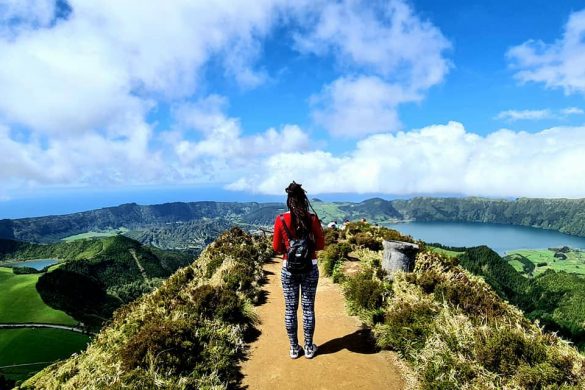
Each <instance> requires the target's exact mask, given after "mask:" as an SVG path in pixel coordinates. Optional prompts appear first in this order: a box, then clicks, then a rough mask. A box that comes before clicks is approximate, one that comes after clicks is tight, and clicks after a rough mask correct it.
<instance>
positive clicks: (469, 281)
mask: <svg viewBox="0 0 585 390" xmlns="http://www.w3.org/2000/svg"><path fill="white" fill-rule="evenodd" d="M370 231H371V234H372V236H373V237H374V238H376V237H377V236H378V235H377V234H376V230H375V229H374V228H371V230H370ZM361 232H362V233H365V229H362V231H361ZM327 236H329V237H330V236H331V234H329V233H327ZM346 238H347V237H346ZM352 238H354V237H349V240H347V241H345V242H342V241H340V242H335V240H331V241H330V244H329V247H328V248H326V250H325V251H324V253H325V255H326V256H339V257H338V258H337V260H333V262H334V263H335V264H336V265H335V267H334V270H335V269H338V270H343V269H344V267H343V265H339V264H340V263H343V261H344V259H343V256H344V254H345V253H347V251H348V249H346V248H345V247H346V246H348V245H349V246H350V248H349V250H350V251H351V252H350V256H353V257H357V258H359V259H360V260H361V261H360V267H359V271H357V272H355V267H354V266H352V268H353V269H354V271H353V272H352V273H348V274H342V275H341V276H338V277H337V278H335V271H334V272H333V273H332V274H333V277H334V280H335V279H337V280H338V281H340V282H341V283H342V286H343V289H344V293H345V296H346V299H347V301H348V307H349V308H350V310H351V311H352V312H353V313H355V314H358V315H360V317H361V318H362V319H363V321H364V322H365V323H366V324H368V325H369V326H371V327H373V329H374V335H375V338H376V342H377V344H378V345H379V346H380V347H381V348H385V349H386V348H387V349H392V350H395V351H397V352H399V353H400V354H401V355H402V356H403V357H404V358H405V359H406V360H407V361H409V362H410V363H411V364H412V366H413V367H414V368H415V370H414V371H416V373H417V376H418V380H419V384H420V386H421V387H422V388H423V389H459V388H471V389H496V388H510V389H516V388H517V389H521V388H522V389H523V388H530V389H543V388H563V389H581V388H583V386H585V357H583V356H582V355H580V354H579V353H578V351H577V350H576V349H575V348H574V347H572V346H570V345H569V344H568V343H567V342H566V341H564V340H562V339H560V338H559V337H557V336H556V335H554V334H552V333H547V332H545V331H543V330H542V329H541V328H539V327H538V326H536V325H534V324H533V323H532V322H530V321H529V320H528V319H527V318H526V317H525V316H524V315H523V313H522V312H521V311H520V310H518V309H517V308H516V307H514V306H512V305H510V304H508V303H507V302H505V301H504V300H503V299H501V298H500V296H498V294H496V292H495V291H494V289H492V287H490V285H489V284H488V283H486V281H484V279H483V278H481V277H478V276H475V275H472V274H471V273H470V272H469V271H467V270H466V269H464V268H463V267H461V266H459V265H458V262H459V261H460V260H459V259H461V263H462V264H463V263H465V264H466V265H465V267H466V268H467V267H470V268H474V267H475V268H477V269H480V270H484V271H485V269H486V268H489V266H490V265H493V264H492V263H490V262H488V261H485V259H484V257H485V256H483V255H489V254H491V253H495V252H493V251H491V250H489V248H485V247H479V248H472V250H471V254H470V253H469V252H470V250H467V251H466V252H465V253H463V254H459V255H458V257H457V258H455V257H447V256H445V255H442V254H440V253H436V252H433V251H432V250H426V249H425V248H424V245H423V250H422V252H421V253H419V255H418V256H417V259H416V266H415V269H414V271H413V272H412V273H400V272H399V273H396V274H395V275H394V281H393V282H389V281H387V280H386V278H385V272H384V271H383V270H382V269H381V267H380V264H381V260H382V255H381V252H379V251H376V250H371V249H368V248H366V247H365V246H364V245H362V244H360V243H359V242H358V241H357V240H355V239H353V240H352ZM370 246H371V245H370ZM336 248H338V249H336ZM460 249H461V248H457V250H456V251H455V252H460ZM473 249H475V251H473ZM325 255H324V256H325ZM496 255H497V254H496ZM477 259H479V260H481V259H484V262H483V263H482V262H478V263H474V262H473V260H477ZM499 261H500V263H501V264H503V267H500V268H497V267H496V268H492V269H490V270H489V272H484V273H485V276H486V280H487V279H488V278H489V279H491V280H492V282H497V283H495V284H494V285H496V286H497V287H498V288H500V289H501V291H500V293H501V294H503V293H509V294H513V293H514V292H515V291H514V290H511V289H509V285H507V283H515V282H521V281H523V280H524V281H527V282H528V280H527V279H525V278H523V277H522V276H520V275H519V274H518V273H516V272H515V271H513V269H512V271H513V272H514V273H508V272H506V270H507V268H506V267H510V269H511V266H509V265H508V264H507V263H505V262H503V261H501V259H500V260H499ZM575 278H578V277H577V276H575ZM516 279H517V280H516ZM559 284H560V285H566V281H565V282H561V283H557V285H559ZM520 287H521V288H525V289H529V288H530V287H531V285H530V284H529V283H524V284H520ZM507 289H508V290H507ZM584 301H585V300H584Z"/></svg>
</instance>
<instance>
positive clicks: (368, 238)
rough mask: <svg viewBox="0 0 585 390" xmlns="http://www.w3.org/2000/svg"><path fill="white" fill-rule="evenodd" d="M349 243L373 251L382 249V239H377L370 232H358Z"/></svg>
mask: <svg viewBox="0 0 585 390" xmlns="http://www.w3.org/2000/svg"><path fill="white" fill-rule="evenodd" d="M349 243H350V244H353V245H356V246H357V247H360V248H367V249H370V250H372V251H379V250H381V249H382V240H379V239H376V238H375V237H374V236H373V235H372V234H370V233H357V234H355V235H353V236H352V237H351V238H350V239H349Z"/></svg>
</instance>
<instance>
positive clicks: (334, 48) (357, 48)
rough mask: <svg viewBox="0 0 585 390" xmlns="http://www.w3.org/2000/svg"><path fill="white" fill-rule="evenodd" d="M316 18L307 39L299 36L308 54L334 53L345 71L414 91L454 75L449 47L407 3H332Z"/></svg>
mask: <svg viewBox="0 0 585 390" xmlns="http://www.w3.org/2000/svg"><path fill="white" fill-rule="evenodd" d="M315 18H316V23H315V21H313V20H310V19H309V20H308V21H307V24H308V26H307V29H308V31H307V33H305V34H297V36H296V43H297V48H298V49H299V50H301V51H303V52H309V53H315V54H318V55H321V54H324V53H329V52H331V53H333V54H334V55H335V56H336V57H337V58H338V60H339V62H340V63H341V64H343V65H348V66H357V67H358V68H359V69H360V70H362V69H364V68H365V69H366V70H367V71H370V72H373V73H375V74H377V75H380V76H385V77H389V78H391V79H394V80H401V81H404V82H406V83H407V84H408V85H410V86H412V87H413V88H414V89H418V88H428V87H431V86H433V85H435V84H437V83H439V82H441V81H442V80H443V77H444V76H445V74H446V73H447V71H448V69H449V62H448V61H447V60H446V59H445V58H444V57H443V52H444V50H445V49H447V48H449V47H450V43H449V41H447V39H446V38H445V37H444V36H443V35H442V34H441V32H440V30H439V29H437V28H436V27H435V26H434V25H432V24H431V23H430V22H428V21H424V20H421V19H420V18H419V17H418V16H417V15H416V14H415V13H414V11H413V9H412V7H411V6H410V5H409V4H407V3H406V2H405V1H402V0H390V1H387V2H367V1H352V0H342V1H339V2H328V3H326V4H325V5H324V6H322V7H320V8H319V9H318V13H317V15H316V17H315Z"/></svg>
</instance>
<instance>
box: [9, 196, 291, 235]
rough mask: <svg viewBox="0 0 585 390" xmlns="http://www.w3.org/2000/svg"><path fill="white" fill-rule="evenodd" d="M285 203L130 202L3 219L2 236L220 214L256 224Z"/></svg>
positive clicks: (67, 232) (129, 226) (98, 228)
mask: <svg viewBox="0 0 585 390" xmlns="http://www.w3.org/2000/svg"><path fill="white" fill-rule="evenodd" d="M283 207H284V205H283V204H279V203H256V202H247V203H240V202H211V201H209V202H189V203H184V202H175V203H165V204H159V205H147V206H144V205H138V204H136V203H129V204H123V205H120V206H116V207H107V208H103V209H97V210H91V211H84V212H79V213H74V214H67V215H53V216H46V217H36V218H22V219H13V220H9V219H4V220H0V238H6V239H17V240H22V241H33V242H51V241H56V240H59V239H61V238H64V237H67V236H71V235H75V234H80V233H85V232H88V231H92V230H93V231H103V230H108V229H117V228H120V227H125V228H127V229H130V230H136V229H138V230H140V229H144V228H145V227H152V226H164V225H170V224H180V223H183V222H189V221H196V220H203V219H217V218H221V219H222V220H224V221H227V222H231V223H234V222H238V223H242V224H254V225H256V224H265V223H267V221H271V220H273V219H274V215H275V214H276V213H278V212H282V209H283Z"/></svg>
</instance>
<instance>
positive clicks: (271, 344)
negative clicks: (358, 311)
mask: <svg viewBox="0 0 585 390" xmlns="http://www.w3.org/2000/svg"><path fill="white" fill-rule="evenodd" d="M280 268H281V265H280V260H277V259H275V260H274V261H273V262H270V263H268V264H266V265H265V267H264V270H265V271H266V272H267V274H268V275H267V276H268V283H267V284H266V285H265V286H264V289H265V290H266V291H267V301H266V303H264V304H263V305H261V306H258V307H257V308H256V312H257V313H258V315H259V317H260V321H261V324H260V326H259V328H260V331H261V332H262V333H261V334H260V337H259V338H258V340H256V341H255V342H253V343H252V345H251V355H250V359H249V360H247V361H246V362H244V364H243V367H242V373H243V374H244V379H243V384H244V386H246V387H247V388H248V389H250V390H256V389H278V390H285V389H311V390H313V389H334V390H341V389H390V390H391V389H404V387H405V386H404V381H403V379H402V378H401V376H400V372H399V370H398V368H397V367H396V365H395V363H394V361H395V357H394V356H393V355H392V354H391V353H390V352H386V351H383V352H376V351H375V349H374V348H373V346H372V344H371V343H369V342H368V337H367V331H365V330H363V329H361V327H360V322H359V320H358V319H357V318H354V317H350V316H348V315H347V312H346V310H345V303H344V298H343V295H342V293H341V290H340V288H339V286H338V285H335V284H333V282H331V280H330V279H328V278H323V277H322V278H320V279H319V286H318V289H317V299H316V303H315V311H316V315H317V320H316V321H317V323H316V330H315V343H316V344H317V345H318V346H319V351H318V352H317V356H315V358H313V359H312V360H309V359H306V358H305V357H304V356H301V357H299V358H298V359H296V360H292V359H291V358H290V357H289V356H288V350H289V343H288V339H287V337H286V332H285V329H284V297H283V294H282V288H281V285H280ZM298 318H299V328H300V329H299V340H301V341H302V340H303V334H302V330H301V329H302V311H301V309H300V308H299V313H298Z"/></svg>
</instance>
